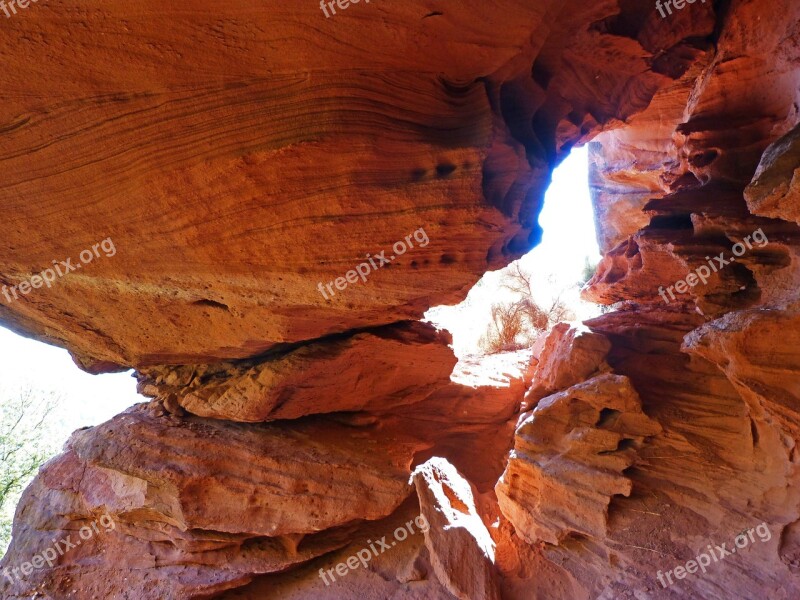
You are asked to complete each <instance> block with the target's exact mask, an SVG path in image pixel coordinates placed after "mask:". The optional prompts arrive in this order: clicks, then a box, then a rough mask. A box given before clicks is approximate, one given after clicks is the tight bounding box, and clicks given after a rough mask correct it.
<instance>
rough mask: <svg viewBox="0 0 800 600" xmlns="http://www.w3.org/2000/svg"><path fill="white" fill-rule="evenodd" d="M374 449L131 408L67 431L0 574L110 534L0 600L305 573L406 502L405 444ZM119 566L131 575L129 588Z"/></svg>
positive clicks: (301, 431)
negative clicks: (353, 530) (107, 526)
mask: <svg viewBox="0 0 800 600" xmlns="http://www.w3.org/2000/svg"><path fill="white" fill-rule="evenodd" d="M380 444H381V442H380V440H379V438H376V437H375V435H374V434H372V433H370V432H369V431H367V430H363V429H362V430H359V429H357V428H347V427H342V426H339V425H336V424H333V423H330V422H328V423H323V422H307V423H296V424H294V425H292V426H284V427H280V428H278V427H275V426H270V425H262V426H254V425H241V424H232V423H225V422H222V421H213V420H205V419H199V418H196V417H194V418H178V417H175V416H171V415H167V414H165V413H164V412H163V410H161V409H160V407H159V406H158V405H155V404H153V405H149V406H148V405H139V406H137V407H134V408H132V409H130V410H128V411H127V412H125V413H123V414H122V415H120V416H118V417H116V418H115V419H113V420H112V421H109V422H108V423H106V424H104V425H101V426H99V427H95V428H90V429H87V430H83V431H79V432H77V433H75V434H74V436H73V437H72V438H71V440H70V442H69V444H68V445H67V447H66V449H65V453H64V454H63V455H62V456H61V457H59V458H57V459H54V460H53V461H51V462H50V463H48V465H47V466H46V467H45V468H44V470H43V471H42V473H41V474H40V476H39V477H38V478H37V480H36V482H35V483H34V484H33V485H32V487H31V488H29V489H28V490H27V491H26V493H25V495H24V497H23V499H22V501H21V504H20V511H21V512H22V514H26V515H27V517H26V519H25V521H23V522H20V523H19V524H18V526H17V528H16V529H15V531H14V545H13V547H12V549H11V550H10V551H9V553H8V554H7V555H6V556H5V557H4V559H3V562H2V567H3V568H8V567H11V568H13V567H14V566H19V565H20V564H21V563H22V562H24V561H26V560H28V559H29V557H32V556H34V555H36V554H38V553H40V552H42V551H44V550H45V549H46V548H47V547H49V546H50V545H51V544H52V540H53V539H61V538H63V537H65V536H66V535H67V534H69V533H70V532H73V533H74V531H75V530H77V529H78V528H80V526H81V525H82V524H86V523H88V522H90V521H91V520H93V519H94V518H97V517H98V516H99V515H101V514H108V515H110V516H111V517H112V518H113V520H114V521H115V522H116V523H117V527H116V528H115V529H114V530H113V531H112V532H110V533H107V534H105V535H97V536H96V537H95V538H93V540H92V545H91V546H84V547H80V548H79V549H78V550H76V551H75V552H74V553H68V554H66V555H65V556H64V557H63V558H61V559H60V560H59V561H58V566H57V567H55V568H54V569H53V570H44V571H41V570H39V571H35V572H34V574H33V575H32V576H30V577H26V578H23V580H21V581H18V582H17V583H16V584H15V585H11V586H9V583H8V581H3V582H0V589H3V597H4V598H17V597H23V596H24V595H25V594H26V593H27V592H26V591H27V590H33V589H38V590H40V591H46V592H47V593H49V594H53V595H54V596H56V597H59V594H66V593H68V592H70V590H73V589H74V590H75V592H74V594H72V595H71V597H72V596H74V597H75V598H79V599H83V598H87V599H88V598H93V597H95V596H96V595H97V594H103V597H115V596H114V594H121V593H123V592H121V591H118V590H121V589H123V586H124V585H130V586H132V588H133V589H138V590H140V592H139V593H140V595H139V596H137V597H140V598H164V599H167V598H170V599H171V598H175V599H184V598H193V597H196V596H197V595H198V594H209V593H211V592H219V591H222V590H225V589H229V588H232V587H237V586H240V585H242V584H244V583H246V582H247V581H249V580H250V579H251V578H252V576H254V575H256V574H261V573H270V572H279V571H283V570H285V569H286V568H288V567H290V566H292V565H295V564H299V563H303V562H306V561H308V560H310V559H311V558H313V557H315V556H318V555H320V554H322V553H324V552H328V551H330V550H332V549H336V548H338V547H341V546H344V545H346V543H347V541H346V540H347V538H346V537H345V535H346V534H347V533H348V531H347V530H346V529H341V528H342V527H344V526H349V525H350V524H352V523H354V522H357V521H359V520H362V519H370V520H374V519H380V518H382V517H385V516H387V515H389V514H391V513H392V512H393V511H394V510H395V509H396V508H397V507H398V506H399V505H400V504H401V503H402V502H403V500H404V499H405V498H407V497H408V495H409V493H410V488H409V485H408V477H409V470H408V466H409V464H410V462H411V456H412V453H413V451H414V449H415V448H414V446H413V445H411V444H404V443H403V442H402V440H399V439H395V440H393V443H392V444H391V446H390V447H386V448H383V449H382V450H381V451H380V452H378V451H377V449H378V447H379V445H380ZM297 498H303V501H302V503H299V502H298V501H297ZM337 528H339V529H337ZM321 531H324V532H325V533H324V534H320V533H318V532H321ZM120 564H123V565H125V566H126V567H127V568H128V569H131V572H130V574H129V577H128V583H127V584H124V583H123V580H122V579H117V575H116V573H117V572H118V571H117V569H118V567H119V565H120Z"/></svg>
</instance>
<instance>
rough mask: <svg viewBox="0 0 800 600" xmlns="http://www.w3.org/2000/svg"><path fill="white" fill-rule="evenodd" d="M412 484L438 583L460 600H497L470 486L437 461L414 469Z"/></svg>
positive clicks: (488, 540) (491, 558)
mask: <svg viewBox="0 0 800 600" xmlns="http://www.w3.org/2000/svg"><path fill="white" fill-rule="evenodd" d="M412 480H413V481H414V485H415V486H416V489H417V494H418V495H419V500H420V508H421V514H422V516H423V517H425V520H426V522H427V526H428V527H427V530H426V531H425V546H426V547H427V548H428V554H429V555H430V558H431V564H432V565H433V569H434V572H435V573H436V576H437V578H438V579H439V581H441V582H442V583H443V584H444V586H445V587H446V588H447V590H448V591H449V592H450V593H451V594H452V595H453V596H455V597H456V598H458V599H459V600H471V599H472V598H485V599H486V600H499V599H500V595H499V593H498V588H497V583H496V581H495V575H494V562H495V549H494V542H493V541H492V537H491V536H490V535H489V531H488V530H487V529H486V526H485V525H484V523H483V521H481V517H480V515H479V514H478V511H477V509H476V507H475V500H474V497H473V496H474V494H473V490H472V489H471V486H470V484H469V482H468V481H467V480H466V479H464V478H463V477H462V476H461V474H460V473H459V472H458V471H457V470H456V469H455V468H453V466H452V465H450V464H449V463H448V462H447V461H445V460H443V459H440V458H436V459H432V460H430V461H428V462H426V463H425V464H424V465H422V466H420V467H417V469H416V470H415V471H414V475H413V477H412Z"/></svg>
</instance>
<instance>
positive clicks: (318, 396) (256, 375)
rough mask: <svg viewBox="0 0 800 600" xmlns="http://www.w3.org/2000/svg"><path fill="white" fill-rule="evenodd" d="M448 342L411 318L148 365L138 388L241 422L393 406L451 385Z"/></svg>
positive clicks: (201, 412)
mask: <svg viewBox="0 0 800 600" xmlns="http://www.w3.org/2000/svg"><path fill="white" fill-rule="evenodd" d="M448 341H449V337H448V336H446V335H444V334H437V332H436V331H435V329H434V328H433V326H431V325H426V324H423V323H419V322H409V323H403V324H399V325H395V326H393V327H386V328H383V329H376V330H373V331H370V332H365V333H360V334H357V335H354V336H352V337H348V338H346V339H343V340H340V341H330V342H327V343H317V344H309V345H307V346H302V347H301V348H298V349H296V350H291V351H289V352H287V353H286V354H283V355H281V356H278V357H274V358H273V357H268V358H265V359H263V360H257V359H255V360H249V361H241V362H238V363H216V364H212V365H187V366H183V367H154V368H152V369H145V370H143V371H142V375H140V377H139V390H140V391H141V392H143V393H145V394H147V395H151V396H157V397H159V398H162V399H164V400H165V401H167V402H169V403H175V404H178V405H180V406H182V407H183V408H185V409H186V410H187V411H188V412H190V413H192V414H195V415H199V416H201V417H209V418H215V419H227V420H230V421H242V422H259V421H273V420H276V419H296V418H299V417H302V416H305V415H312V414H319V413H328V412H338V411H358V410H370V409H372V410H380V409H387V408H391V407H393V406H395V405H406V404H413V403H415V402H419V401H420V400H422V399H424V398H426V397H427V396H429V395H430V394H431V393H433V392H434V391H435V390H437V389H439V388H441V387H444V386H446V385H448V383H449V377H450V373H451V372H452V371H453V367H454V366H455V364H456V358H455V356H454V355H453V352H452V350H450V349H449V348H448V347H447V342H448ZM423 357H424V359H423Z"/></svg>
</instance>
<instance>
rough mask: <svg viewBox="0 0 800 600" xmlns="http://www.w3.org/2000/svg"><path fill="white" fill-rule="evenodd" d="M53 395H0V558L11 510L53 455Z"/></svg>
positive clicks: (8, 536) (8, 535)
mask: <svg viewBox="0 0 800 600" xmlns="http://www.w3.org/2000/svg"><path fill="white" fill-rule="evenodd" d="M55 406H56V399H55V397H54V396H53V394H45V393H35V392H33V391H32V390H30V389H23V390H19V391H16V392H8V391H2V392H0V551H2V552H0V556H1V555H2V553H5V548H6V547H7V546H8V543H9V541H10V540H11V523H12V520H13V516H14V512H13V511H14V507H15V506H16V503H17V502H18V501H19V497H20V494H21V493H22V490H24V489H25V486H27V485H28V483H30V481H31V480H32V479H33V477H34V476H35V475H36V473H37V471H38V470H39V467H40V466H41V465H42V464H44V463H45V461H47V460H48V459H49V458H50V457H51V456H53V454H55V452H56V449H57V448H56V446H55V444H54V443H53V441H52V437H51V436H50V435H49V433H50V427H49V422H48V417H49V416H50V415H51V413H52V412H53V410H54V409H55Z"/></svg>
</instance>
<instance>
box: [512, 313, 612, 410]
mask: <svg viewBox="0 0 800 600" xmlns="http://www.w3.org/2000/svg"><path fill="white" fill-rule="evenodd" d="M610 349H611V343H610V342H609V341H608V340H607V339H606V338H605V337H603V336H602V335H599V334H597V333H592V332H591V331H589V330H588V329H586V328H575V327H571V326H570V325H569V324H567V323H559V324H557V325H556V326H555V327H553V329H552V331H551V332H550V333H549V334H548V335H547V337H546V338H545V342H544V345H543V348H542V352H541V356H540V357H539V363H538V365H536V369H535V370H534V372H533V386H532V387H531V389H530V390H529V391H528V393H527V394H526V395H525V401H526V402H527V403H528V405H531V404H533V405H535V404H536V402H538V401H539V400H540V399H542V398H544V397H545V396H548V395H550V394H552V393H553V392H557V391H560V390H563V389H566V388H568V387H570V386H572V385H575V384H576V383H580V382H581V381H585V380H586V379H588V378H589V377H590V376H591V375H592V374H593V373H595V372H596V371H600V370H603V368H604V359H605V357H606V354H608V351H609V350H610Z"/></svg>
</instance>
